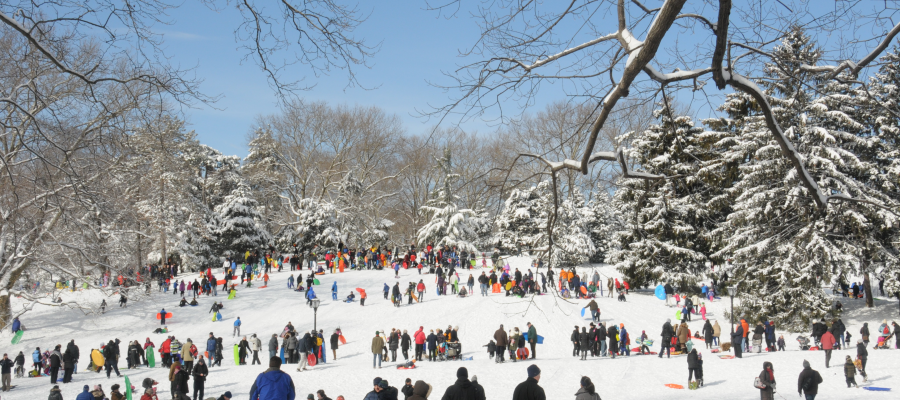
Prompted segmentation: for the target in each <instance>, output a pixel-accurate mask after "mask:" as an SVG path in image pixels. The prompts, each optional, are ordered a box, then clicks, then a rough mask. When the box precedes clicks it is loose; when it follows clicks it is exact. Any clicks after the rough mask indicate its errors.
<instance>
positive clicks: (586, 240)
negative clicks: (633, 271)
mask: <svg viewBox="0 0 900 400" xmlns="http://www.w3.org/2000/svg"><path fill="white" fill-rule="evenodd" d="M591 217H592V213H591V210H590V209H589V208H588V207H587V206H586V205H585V203H584V196H582V195H581V193H580V192H574V193H573V194H572V196H571V197H569V198H568V199H566V200H565V201H563V202H562V204H560V207H559V210H557V213H556V220H555V223H554V224H553V225H554V228H553V252H552V253H551V257H550V265H552V266H554V267H556V266H559V267H569V266H577V265H581V264H584V263H586V262H588V260H589V259H590V257H591V255H592V254H594V253H595V252H596V251H597V247H596V246H595V245H594V242H593V240H591V231H590V222H591Z"/></svg>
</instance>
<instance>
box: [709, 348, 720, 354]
mask: <svg viewBox="0 0 900 400" xmlns="http://www.w3.org/2000/svg"><path fill="white" fill-rule="evenodd" d="M718 352H719V349H712V350H711V351H710V353H718Z"/></svg>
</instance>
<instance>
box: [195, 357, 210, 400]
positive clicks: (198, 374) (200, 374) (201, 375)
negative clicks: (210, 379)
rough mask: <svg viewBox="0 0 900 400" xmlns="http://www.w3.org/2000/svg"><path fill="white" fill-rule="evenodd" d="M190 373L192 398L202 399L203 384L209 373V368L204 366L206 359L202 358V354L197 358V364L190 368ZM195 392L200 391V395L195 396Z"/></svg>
mask: <svg viewBox="0 0 900 400" xmlns="http://www.w3.org/2000/svg"><path fill="white" fill-rule="evenodd" d="M191 375H192V376H193V377H194V396H193V398H194V399H202V398H203V385H204V384H205V383H206V376H207V375H209V369H207V368H206V361H204V360H203V356H200V359H199V360H197V365H195V366H194V368H193V369H192V370H191ZM197 393H200V396H197Z"/></svg>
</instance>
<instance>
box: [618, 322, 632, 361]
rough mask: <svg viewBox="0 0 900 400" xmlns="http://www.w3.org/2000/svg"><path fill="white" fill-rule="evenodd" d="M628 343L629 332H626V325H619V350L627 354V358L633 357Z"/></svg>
mask: <svg viewBox="0 0 900 400" xmlns="http://www.w3.org/2000/svg"><path fill="white" fill-rule="evenodd" d="M627 343H628V331H626V330H625V324H619V348H620V349H622V351H623V352H624V353H625V355H626V356H630V355H631V349H629V348H628V346H627Z"/></svg>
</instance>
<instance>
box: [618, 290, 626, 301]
mask: <svg viewBox="0 0 900 400" xmlns="http://www.w3.org/2000/svg"><path fill="white" fill-rule="evenodd" d="M619 301H625V292H619Z"/></svg>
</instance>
